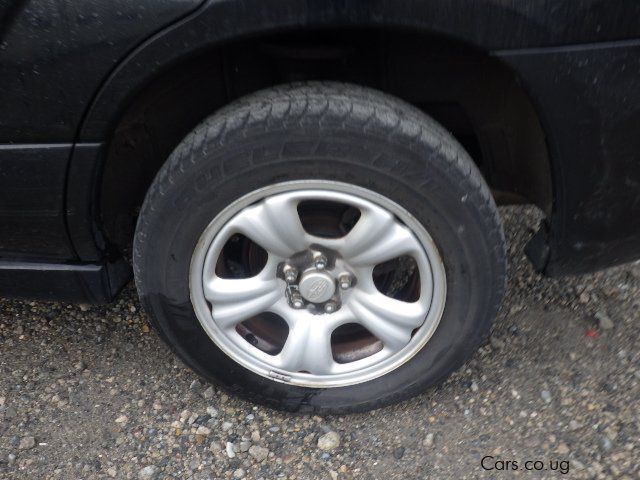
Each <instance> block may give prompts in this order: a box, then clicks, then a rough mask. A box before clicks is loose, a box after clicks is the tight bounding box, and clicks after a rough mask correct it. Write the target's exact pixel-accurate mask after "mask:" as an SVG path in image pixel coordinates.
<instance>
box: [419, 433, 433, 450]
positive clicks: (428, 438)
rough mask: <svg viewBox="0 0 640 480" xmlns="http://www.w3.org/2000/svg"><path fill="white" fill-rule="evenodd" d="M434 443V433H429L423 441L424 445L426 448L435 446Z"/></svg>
mask: <svg viewBox="0 0 640 480" xmlns="http://www.w3.org/2000/svg"><path fill="white" fill-rule="evenodd" d="M433 444H434V441H433V433H427V436H426V437H425V438H424V440H423V441H422V445H424V447H425V448H431V447H433Z"/></svg>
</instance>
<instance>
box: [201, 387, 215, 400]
mask: <svg viewBox="0 0 640 480" xmlns="http://www.w3.org/2000/svg"><path fill="white" fill-rule="evenodd" d="M213 394H214V390H213V387H209V388H207V389H206V390H205V391H204V392H203V393H202V396H203V397H204V398H205V399H206V400H211V399H212V398H213Z"/></svg>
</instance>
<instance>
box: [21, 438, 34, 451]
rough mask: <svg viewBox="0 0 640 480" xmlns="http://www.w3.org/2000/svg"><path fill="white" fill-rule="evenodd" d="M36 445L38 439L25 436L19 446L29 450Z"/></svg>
mask: <svg viewBox="0 0 640 480" xmlns="http://www.w3.org/2000/svg"><path fill="white" fill-rule="evenodd" d="M35 446H36V439H35V438H33V437H23V438H21V439H20V444H19V445H18V448H19V449H20V450H28V449H30V448H33V447H35Z"/></svg>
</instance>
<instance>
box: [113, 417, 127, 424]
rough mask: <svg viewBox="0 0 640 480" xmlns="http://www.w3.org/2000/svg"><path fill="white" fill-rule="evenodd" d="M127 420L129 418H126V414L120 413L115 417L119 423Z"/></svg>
mask: <svg viewBox="0 0 640 480" xmlns="http://www.w3.org/2000/svg"><path fill="white" fill-rule="evenodd" d="M128 421H129V419H128V418H127V416H126V415H120V416H119V417H118V418H116V423H119V424H121V425H123V424H125V423H127V422H128Z"/></svg>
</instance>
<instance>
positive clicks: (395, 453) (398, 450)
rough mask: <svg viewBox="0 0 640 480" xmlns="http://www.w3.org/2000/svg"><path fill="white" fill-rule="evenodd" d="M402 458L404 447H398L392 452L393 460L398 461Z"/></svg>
mask: <svg viewBox="0 0 640 480" xmlns="http://www.w3.org/2000/svg"><path fill="white" fill-rule="evenodd" d="M403 456H404V447H398V448H396V449H395V450H394V451H393V458H395V459H396V460H400V459H401V458H402V457H403Z"/></svg>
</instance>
